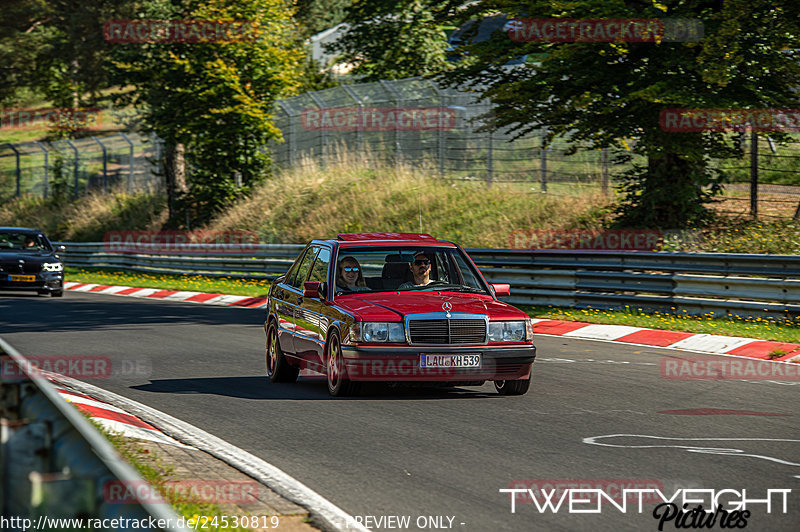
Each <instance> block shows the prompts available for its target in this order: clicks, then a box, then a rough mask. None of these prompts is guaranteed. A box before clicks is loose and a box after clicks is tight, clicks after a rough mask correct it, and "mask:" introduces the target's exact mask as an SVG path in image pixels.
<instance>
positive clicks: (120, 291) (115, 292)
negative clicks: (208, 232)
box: [64, 282, 267, 308]
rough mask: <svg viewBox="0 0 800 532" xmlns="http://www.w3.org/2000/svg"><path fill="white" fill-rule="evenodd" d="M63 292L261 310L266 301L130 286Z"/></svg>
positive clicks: (70, 286)
mask: <svg viewBox="0 0 800 532" xmlns="http://www.w3.org/2000/svg"><path fill="white" fill-rule="evenodd" d="M64 289H65V290H72V291H74V292H92V293H97V294H106V295H111V296H128V297H141V298H147V299H161V300H167V301H185V302H188V303H201V304H203V305H219V306H227V307H244V308H262V307H264V306H266V304H267V300H266V298H263V297H248V296H232V295H226V294H207V293H203V292H189V291H184V290H162V289H160V288H136V287H131V286H114V285H103V284H87V283H75V282H67V283H64Z"/></svg>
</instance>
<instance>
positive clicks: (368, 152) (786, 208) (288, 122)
mask: <svg viewBox="0 0 800 532" xmlns="http://www.w3.org/2000/svg"><path fill="white" fill-rule="evenodd" d="M490 110H491V107H490V105H489V104H487V103H486V102H483V101H481V100H480V99H479V98H478V97H477V96H476V94H474V93H469V92H462V91H457V90H454V89H450V88H443V87H440V86H438V85H437V84H436V83H434V82H432V81H430V80H424V79H416V78H414V79H404V80H396V81H380V82H375V83H363V84H357V85H344V86H340V87H335V88H332V89H327V90H323V91H316V92H309V93H306V94H302V95H300V96H296V97H293V98H287V99H284V100H280V101H279V102H278V105H277V116H276V123H277V125H278V127H279V128H280V129H281V131H282V132H283V137H284V142H283V143H274V144H272V145H271V149H272V154H273V160H274V162H275V164H276V165H277V166H278V167H280V168H296V167H302V166H304V165H308V164H311V163H313V164H317V165H322V166H324V165H327V164H335V162H336V161H338V160H339V159H340V158H341V156H342V153H344V152H349V153H351V154H352V153H356V154H357V155H358V157H359V158H361V159H367V160H369V161H375V162H382V163H389V164H394V163H402V164H414V165H419V166H425V167H427V168H429V169H431V170H432V175H439V176H441V177H446V178H448V179H462V180H484V181H514V182H521V183H525V182H529V183H530V184H531V186H530V187H528V188H527V190H528V191H531V192H548V193H550V194H569V193H570V189H572V188H573V187H575V186H581V187H582V189H596V190H597V191H598V192H599V191H602V192H609V191H610V190H612V189H613V188H614V187H615V186H616V185H618V184H619V176H620V175H621V174H622V173H623V172H625V171H626V170H628V169H630V168H631V165H632V164H633V163H636V162H638V163H640V164H643V163H644V160H643V159H642V158H640V157H638V156H632V157H631V158H630V160H629V161H628V162H626V163H619V162H618V156H619V155H623V154H626V153H627V154H631V152H630V151H629V150H628V151H626V150H619V151H617V150H611V149H596V148H594V149H593V148H592V147H591V146H587V145H576V143H575V142H573V141H571V140H570V139H569V138H568V137H557V138H555V139H554V140H552V141H551V142H550V143H549V144H545V142H544V139H545V132H544V131H534V132H531V133H530V134H527V135H524V136H522V137H519V138H514V137H513V135H512V134H510V133H509V132H507V131H502V130H501V131H495V132H490V131H488V130H483V129H482V127H481V126H484V125H486V124H485V120H486V119H485V118H484V119H482V120H484V121H481V119H479V117H481V116H484V115H487V113H488V112H489V111H490ZM748 142H749V141H748V140H745V144H747V143H748ZM762 144H763V146H762ZM743 147H744V148H745V150H744V153H745V155H744V157H743V158H742V159H730V160H724V161H717V162H716V164H718V165H719V166H720V167H723V168H725V169H726V170H727V171H728V174H729V177H730V179H731V183H730V184H729V185H727V186H726V190H725V194H724V195H723V196H722V200H721V202H720V204H719V205H718V206H717V208H718V210H720V211H724V212H730V213H741V214H750V213H751V212H753V206H755V207H756V209H757V210H758V213H759V215H762V216H765V217H776V218H786V217H792V216H793V215H794V214H795V212H796V210H797V206H798V202H799V201H800V186H797V185H800V137H798V140H796V141H793V142H789V143H785V144H782V145H778V144H777V143H776V142H774V141H773V140H771V139H770V138H769V137H767V136H766V135H765V134H763V133H762V134H760V135H759V148H760V149H759V151H758V153H757V156H756V160H757V164H756V166H757V168H758V172H759V174H758V179H759V183H760V185H759V188H758V191H759V192H760V194H758V195H757V201H756V202H755V203H754V205H751V199H750V198H751V192H750V185H749V182H750V180H751V175H752V172H751V162H750V150H749V148H748V146H747V145H743ZM576 148H577V149H576ZM796 186H797V187H796ZM759 206H761V208H760V209H758V207H759Z"/></svg>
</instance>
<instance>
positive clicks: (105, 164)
mask: <svg viewBox="0 0 800 532" xmlns="http://www.w3.org/2000/svg"><path fill="white" fill-rule="evenodd" d="M92 140H93V141H95V142H96V143H98V144H99V145H100V148H101V149H102V150H103V192H108V154H107V152H106V146H105V144H103V143H102V142H100V140H99V139H98V138H97V137H92Z"/></svg>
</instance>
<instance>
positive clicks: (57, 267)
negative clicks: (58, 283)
mask: <svg viewBox="0 0 800 532" xmlns="http://www.w3.org/2000/svg"><path fill="white" fill-rule="evenodd" d="M42 271H43V272H60V271H64V265H63V264H61V263H60V262H45V263H44V264H42Z"/></svg>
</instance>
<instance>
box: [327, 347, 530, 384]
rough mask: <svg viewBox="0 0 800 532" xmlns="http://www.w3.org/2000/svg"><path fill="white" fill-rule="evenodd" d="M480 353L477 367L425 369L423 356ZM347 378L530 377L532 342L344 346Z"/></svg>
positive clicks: (443, 379) (446, 379)
mask: <svg viewBox="0 0 800 532" xmlns="http://www.w3.org/2000/svg"><path fill="white" fill-rule="evenodd" d="M422 354H426V355H441V354H446V355H457V354H465V355H467V354H468V355H474V354H480V355H481V365H480V367H477V368H424V367H420V355H422ZM342 356H343V359H344V363H345V369H346V371H347V378H348V379H350V380H352V381H408V382H414V381H441V382H461V381H494V380H519V379H526V378H528V377H530V374H531V366H532V365H533V361H534V359H535V358H536V347H535V346H533V345H515V346H487V345H481V346H474V347H461V346H459V347H445V346H430V347H418V346H415V347H365V346H358V347H356V346H351V345H342Z"/></svg>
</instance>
